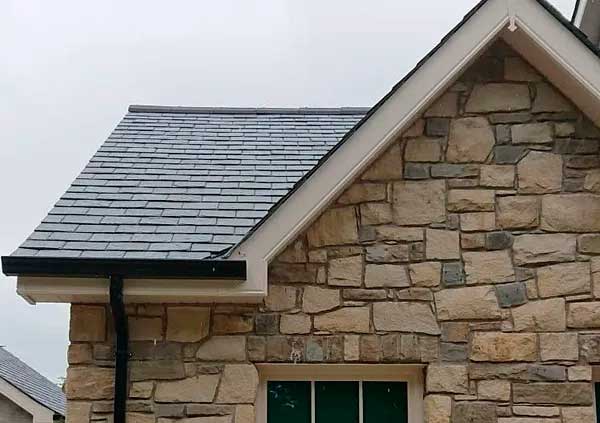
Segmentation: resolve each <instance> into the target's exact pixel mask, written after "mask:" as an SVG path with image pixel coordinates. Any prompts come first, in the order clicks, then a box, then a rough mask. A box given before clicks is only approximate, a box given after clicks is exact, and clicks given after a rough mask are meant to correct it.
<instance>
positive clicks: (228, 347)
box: [196, 335, 246, 361]
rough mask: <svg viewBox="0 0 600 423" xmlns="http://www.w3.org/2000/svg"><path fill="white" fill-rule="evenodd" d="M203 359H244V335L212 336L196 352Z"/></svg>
mask: <svg viewBox="0 0 600 423" xmlns="http://www.w3.org/2000/svg"><path fill="white" fill-rule="evenodd" d="M196 358H197V359H198V360H203V361H246V337H245V336H239V335H236V336H213V337H211V338H209V339H208V340H207V341H206V342H204V343H203V344H202V345H201V346H200V348H198V351H197V353H196Z"/></svg>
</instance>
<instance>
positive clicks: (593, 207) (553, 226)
mask: <svg viewBox="0 0 600 423" xmlns="http://www.w3.org/2000/svg"><path fill="white" fill-rule="evenodd" d="M541 227H542V229H544V230H547V231H550V232H598V231H600V195H594V194H564V195H545V196H544V197H543V198H542V224H541Z"/></svg>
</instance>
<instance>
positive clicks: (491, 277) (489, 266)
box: [463, 250, 515, 284]
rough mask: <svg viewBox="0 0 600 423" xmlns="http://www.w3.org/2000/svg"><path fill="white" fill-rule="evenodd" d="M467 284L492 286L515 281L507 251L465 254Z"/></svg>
mask: <svg viewBox="0 0 600 423" xmlns="http://www.w3.org/2000/svg"><path fill="white" fill-rule="evenodd" d="M463 259H464V261H465V273H466V277H467V284H494V283H503V282H511V281H514V280H515V270H514V268H513V265H512V261H511V259H510V255H509V253H508V250H501V251H489V252H465V253H463Z"/></svg>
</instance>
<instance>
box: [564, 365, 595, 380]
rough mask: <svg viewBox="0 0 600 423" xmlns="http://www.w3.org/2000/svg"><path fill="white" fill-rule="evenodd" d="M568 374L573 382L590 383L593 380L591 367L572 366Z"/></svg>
mask: <svg viewBox="0 0 600 423" xmlns="http://www.w3.org/2000/svg"><path fill="white" fill-rule="evenodd" d="M567 373H568V375H569V380H570V381H571V382H589V381H591V380H592V368H591V367H590V366H571V367H569V368H568V370H567Z"/></svg>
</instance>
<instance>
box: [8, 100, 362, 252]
mask: <svg viewBox="0 0 600 423" xmlns="http://www.w3.org/2000/svg"><path fill="white" fill-rule="evenodd" d="M367 111H368V109H362V108H360V109H359V108H341V109H310V108H302V109H236V108H189V107H158V106H132V107H130V109H129V113H127V115H126V116H125V117H124V118H123V120H122V121H121V122H120V123H119V125H118V126H117V127H116V129H115V130H114V131H113V133H112V134H111V135H110V137H109V138H108V140H106V142H105V143H104V144H103V145H102V146H101V147H100V149H99V150H98V152H97V153H96V154H95V155H94V157H92V159H91V161H90V162H89V163H88V165H87V166H86V167H85V169H84V170H83V171H82V173H81V174H80V175H79V177H78V178H77V179H76V180H75V181H74V182H73V184H72V185H71V187H70V188H69V189H68V191H67V192H66V193H65V194H64V195H63V196H62V197H61V198H60V200H59V201H58V202H57V203H56V206H55V207H54V208H53V209H52V210H51V211H50V212H49V214H48V216H47V217H46V218H45V219H44V220H43V222H42V223H41V224H40V225H39V226H38V227H37V228H36V229H35V231H34V232H33V234H32V235H31V236H30V237H29V238H28V239H27V240H26V241H25V242H24V243H23V244H22V245H21V247H20V248H19V249H17V251H15V252H14V253H13V255H18V256H36V257H95V258H177V259H194V258H198V259H200V258H204V257H207V256H210V255H211V254H214V253H217V252H220V251H222V250H224V249H227V248H230V247H231V246H232V245H234V244H236V243H237V242H238V241H239V240H240V239H242V237H243V236H244V235H245V234H246V233H247V232H248V231H249V230H250V229H251V228H252V227H253V226H254V225H255V224H256V223H257V222H258V221H259V220H260V219H261V218H262V217H264V216H265V215H266V214H267V212H268V211H269V209H270V208H271V207H272V206H273V205H274V204H275V203H276V202H277V201H278V200H279V199H280V198H281V197H283V196H284V195H285V194H286V193H287V192H288V191H289V190H290V189H291V188H292V187H293V186H294V184H295V183H296V182H297V181H299V180H300V179H301V178H302V176H303V175H305V174H306V173H307V172H308V171H309V170H311V168H313V167H314V166H315V165H316V164H317V162H318V161H319V159H321V158H322V157H323V156H324V155H325V154H326V153H327V152H328V151H329V150H330V149H331V148H332V147H334V146H335V145H336V144H337V143H338V141H340V139H341V138H342V137H343V136H344V135H345V134H346V133H347V132H348V131H349V130H351V129H352V128H353V127H354V126H355V125H356V124H357V122H359V121H360V119H361V118H363V116H364V115H365V114H366V113H367Z"/></svg>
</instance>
